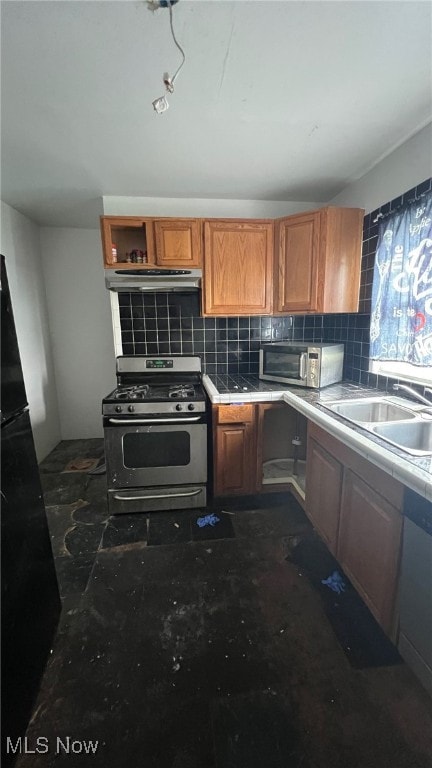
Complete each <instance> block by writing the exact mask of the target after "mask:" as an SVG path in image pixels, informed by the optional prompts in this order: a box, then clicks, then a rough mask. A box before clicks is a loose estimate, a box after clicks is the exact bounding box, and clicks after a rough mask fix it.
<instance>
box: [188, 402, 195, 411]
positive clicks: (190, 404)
mask: <svg viewBox="0 0 432 768" xmlns="http://www.w3.org/2000/svg"><path fill="white" fill-rule="evenodd" d="M188 409H189V410H190V411H194V410H195V406H194V404H193V403H189V405H188Z"/></svg>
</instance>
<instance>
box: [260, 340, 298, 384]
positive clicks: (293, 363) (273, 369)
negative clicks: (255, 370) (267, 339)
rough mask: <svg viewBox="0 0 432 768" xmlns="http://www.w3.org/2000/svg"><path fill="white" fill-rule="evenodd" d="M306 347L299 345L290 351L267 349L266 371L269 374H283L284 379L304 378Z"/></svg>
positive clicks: (265, 357) (265, 353) (265, 358)
mask: <svg viewBox="0 0 432 768" xmlns="http://www.w3.org/2000/svg"><path fill="white" fill-rule="evenodd" d="M304 359H305V355H304V348H301V347H298V348H294V349H292V350H290V351H289V352H283V351H278V352H276V351H274V352H273V350H267V349H266V350H265V351H264V373H266V374H267V375H268V376H281V377H283V378H284V379H302V378H304V375H305V374H304V370H303V366H304Z"/></svg>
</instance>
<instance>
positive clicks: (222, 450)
mask: <svg viewBox="0 0 432 768" xmlns="http://www.w3.org/2000/svg"><path fill="white" fill-rule="evenodd" d="M254 432H255V430H254V425H253V424H250V423H249V424H247V423H246V424H220V425H218V426H217V427H216V428H215V476H214V494H215V496H223V495H227V494H228V495H231V494H232V495H234V494H239V495H242V494H248V493H253V492H254V490H255V483H256V468H255V462H254V458H253V448H254V442H255V441H254Z"/></svg>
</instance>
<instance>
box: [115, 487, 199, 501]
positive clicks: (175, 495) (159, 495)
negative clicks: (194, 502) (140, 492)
mask: <svg viewBox="0 0 432 768" xmlns="http://www.w3.org/2000/svg"><path fill="white" fill-rule="evenodd" d="M201 491H202V488H195V489H194V490H193V491H187V492H186V493H157V494H156V493H154V494H152V495H151V496H120V494H119V493H115V494H114V498H115V499H117V501H143V500H145V499H178V498H179V497H180V496H198V494H199V493H201Z"/></svg>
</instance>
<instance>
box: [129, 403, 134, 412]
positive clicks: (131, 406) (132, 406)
mask: <svg viewBox="0 0 432 768" xmlns="http://www.w3.org/2000/svg"><path fill="white" fill-rule="evenodd" d="M134 410H135V406H134V405H128V411H129V413H133V412H134Z"/></svg>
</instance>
